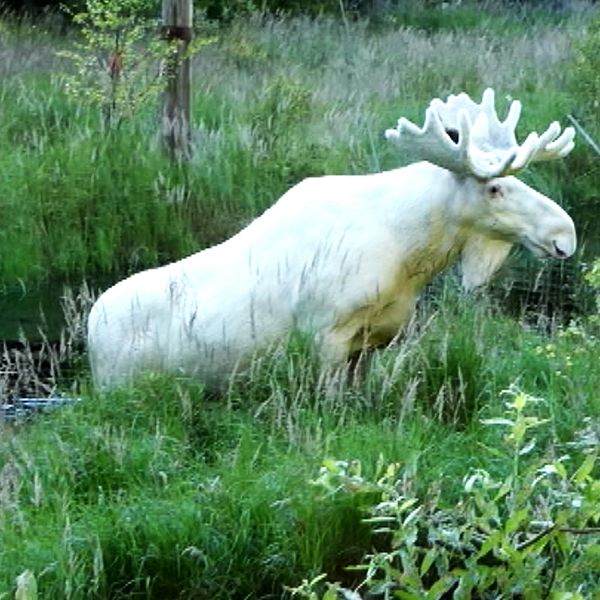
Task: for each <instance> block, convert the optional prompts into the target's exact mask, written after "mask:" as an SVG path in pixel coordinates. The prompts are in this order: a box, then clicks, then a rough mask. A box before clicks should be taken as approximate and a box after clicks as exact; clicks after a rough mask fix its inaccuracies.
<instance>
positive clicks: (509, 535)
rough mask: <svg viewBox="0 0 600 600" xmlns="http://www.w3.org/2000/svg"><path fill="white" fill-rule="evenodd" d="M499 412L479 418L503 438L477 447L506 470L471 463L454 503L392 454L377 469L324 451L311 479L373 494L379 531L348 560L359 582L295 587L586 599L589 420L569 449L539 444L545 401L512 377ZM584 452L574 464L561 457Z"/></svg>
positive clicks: (353, 594)
mask: <svg viewBox="0 0 600 600" xmlns="http://www.w3.org/2000/svg"><path fill="white" fill-rule="evenodd" d="M507 393H508V396H509V399H508V401H507V402H506V408H505V414H504V416H502V417H497V418H490V419H486V420H484V421H483V423H484V424H486V425H488V426H492V427H497V428H499V429H501V430H502V431H505V432H506V433H505V434H504V435H503V436H502V439H503V443H504V449H503V450H498V449H495V448H488V447H484V448H483V449H484V450H486V451H487V452H488V453H489V454H490V457H494V456H496V455H501V456H503V458H509V459H510V462H511V463H512V471H511V472H510V473H508V474H507V475H505V476H504V477H494V476H492V475H491V474H490V473H489V472H487V471H485V470H483V469H477V470H475V471H473V472H470V473H467V475H465V477H464V479H463V486H464V493H463V497H462V498H461V500H460V501H459V502H458V504H456V505H455V506H453V507H449V508H448V507H446V506H444V505H443V504H442V502H441V501H440V490H439V489H436V488H433V489H431V490H430V492H429V493H428V495H427V496H426V497H425V498H423V499H422V500H421V499H419V498H418V497H417V496H416V495H415V494H414V491H413V490H412V489H411V486H410V485H407V481H409V480H407V478H406V477H405V476H404V474H403V472H402V470H401V469H400V468H399V465H397V464H389V465H385V463H384V462H383V460H381V461H380V463H379V467H378V469H377V471H376V473H375V476H374V478H373V480H368V479H365V478H364V477H362V476H361V469H360V464H359V463H357V462H356V461H354V462H343V461H342V462H340V461H337V462H336V461H327V462H326V463H324V466H323V467H322V469H321V472H320V474H319V477H318V479H317V480H316V482H315V483H316V484H317V485H318V486H320V487H321V488H322V489H323V490H325V492H326V493H327V494H365V493H367V494H371V495H372V494H373V493H374V491H377V492H378V494H379V496H380V497H379V501H378V502H376V503H375V504H374V505H373V506H372V507H371V509H370V515H369V516H368V518H366V519H365V521H366V522H367V523H370V524H371V525H372V526H373V527H374V534H375V535H377V536H379V548H382V549H379V550H377V551H375V552H374V553H372V554H367V555H366V557H365V561H364V562H363V563H362V564H360V565H355V566H350V567H349V568H350V569H351V570H358V571H360V572H363V573H364V577H363V580H362V582H361V584H360V585H359V586H358V588H357V590H356V591H352V590H348V589H344V588H342V586H341V585H340V584H339V583H328V584H327V590H326V591H324V592H323V593H322V595H319V593H318V589H319V587H320V586H321V585H322V580H323V579H324V577H317V578H315V579H313V580H312V581H304V582H303V584H302V585H300V586H299V587H296V588H294V589H292V590H291V591H292V594H293V595H295V596H298V597H302V598H308V599H310V600H317V599H318V598H319V597H320V598H322V599H323V600H329V599H333V598H336V597H339V596H338V594H341V595H343V597H345V598H351V599H354V600H359V599H360V598H361V597H362V596H361V594H363V593H366V594H367V595H366V597H369V598H372V597H382V598H391V597H392V596H393V597H398V598H403V599H404V600H413V599H414V600H417V599H421V598H431V599H433V598H440V597H445V596H444V594H450V593H451V594H452V597H453V598H472V597H477V598H484V599H486V598H498V597H503V598H512V597H515V596H518V597H523V598H531V599H533V598H542V597H544V598H546V597H549V596H550V594H551V593H552V594H553V595H552V597H560V598H567V597H568V598H572V599H583V598H585V597H591V595H592V593H593V592H594V591H595V590H597V589H598V585H600V574H599V572H598V569H597V566H598V561H599V560H600V552H599V550H598V548H599V547H598V545H597V543H596V540H597V536H598V535H600V527H599V525H600V480H599V479H597V478H596V477H594V475H593V473H594V470H595V465H596V459H597V454H598V449H597V432H596V433H595V434H592V435H591V436H590V435H589V433H587V434H586V433H584V432H582V435H580V437H579V440H578V442H577V443H575V444H572V445H571V446H570V451H569V452H570V453H569V454H567V453H566V452H562V448H560V450H561V454H560V455H557V453H556V451H557V448H554V447H551V448H549V449H547V450H546V451H545V452H543V453H536V452H535V449H536V438H535V437H534V436H533V435H532V433H533V431H534V430H539V429H540V428H542V427H543V426H545V425H548V424H551V419H550V418H547V417H542V416H540V415H541V413H542V412H543V408H544V406H545V402H544V401H543V400H541V399H539V398H534V397H532V396H529V395H527V394H525V393H522V392H520V391H518V390H516V389H511V390H509V391H508V392H507ZM579 453H583V460H581V462H580V464H579V466H578V468H576V469H568V464H569V462H570V461H573V459H574V458H575V455H579Z"/></svg>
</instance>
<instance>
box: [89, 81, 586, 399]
mask: <svg viewBox="0 0 600 600" xmlns="http://www.w3.org/2000/svg"><path fill="white" fill-rule="evenodd" d="M520 112H521V104H520V103H519V102H518V101H514V102H512V104H511V106H510V110H509V113H508V116H507V118H506V120H505V121H503V122H501V121H500V120H499V119H498V116H497V115H496V111H495V108H494V92H493V90H491V89H488V90H486V91H485V92H484V94H483V99H482V101H481V103H480V104H477V103H476V102H474V101H473V100H471V99H470V98H469V96H467V95H466V94H464V93H463V94H460V95H458V96H453V95H451V96H450V97H449V98H448V100H447V102H443V101H441V100H439V99H435V100H433V101H432V102H431V105H430V106H429V108H428V109H427V111H426V115H425V124H424V126H423V127H422V128H421V129H419V128H418V127H417V126H415V125H414V124H413V123H411V122H409V121H407V120H406V119H404V118H401V119H400V120H399V121H398V127H397V128H396V129H389V130H387V131H386V137H387V138H388V139H390V140H392V141H393V142H395V143H396V144H397V145H398V146H399V147H400V149H401V150H403V151H405V152H410V153H411V154H413V155H415V156H416V157H418V158H419V159H421V160H423V161H424V162H417V163H414V164H411V165H409V166H406V167H404V168H401V169H396V170H392V171H387V172H383V173H377V174H370V175H341V176H327V177H315V178H309V179H306V180H304V181H302V182H301V183H299V184H298V185H296V186H294V187H293V188H292V189H290V190H289V191H288V192H287V193H286V194H284V195H283V197H282V198H280V200H279V201H278V202H277V203H275V204H274V205H273V206H272V207H271V208H269V209H268V210H267V211H266V212H265V213H264V214H263V215H262V216H260V217H259V218H257V219H256V220H255V221H253V222H252V223H250V225H248V226H247V227H246V228H245V229H243V230H242V231H240V232H239V233H238V234H237V235H235V236H233V237H232V238H231V239H229V240H227V241H225V242H223V243H222V244H219V245H217V246H214V247H212V248H208V249H207V250H203V251H201V252H198V253H197V254H194V255H192V256H189V257H188V258H185V259H183V260H180V261H178V262H175V263H172V264H169V265H166V266H163V267H160V268H156V269H151V270H148V271H144V272H141V273H137V274H135V275H133V276H131V277H129V278H128V279H125V280H123V281H121V282H120V283H117V284H116V285H115V286H113V287H111V288H110V289H109V290H107V291H106V292H104V293H103V294H102V295H101V296H100V298H99V299H98V301H97V302H96V303H95V305H94V306H93V308H92V311H91V313H90V316H89V322H88V344H89V355H90V360H91V365H92V372H93V377H94V381H95V383H96V384H97V385H99V386H102V387H107V386H113V385H116V384H120V383H123V382H127V381H129V380H131V378H132V377H133V376H135V375H136V374H139V373H140V372H143V371H161V372H165V371H166V372H174V373H184V374H188V375H191V376H195V377H198V378H200V379H202V380H203V381H205V382H206V383H207V384H208V385H217V384H219V383H222V382H223V381H224V380H226V379H227V377H228V376H229V375H230V374H231V373H232V372H234V371H235V370H236V369H237V368H243V367H244V366H245V365H247V364H248V363H249V361H250V360H251V358H252V356H253V355H254V354H255V353H256V352H260V351H264V350H265V349H266V348H268V347H270V346H272V345H273V344H276V343H278V342H280V341H281V340H283V339H285V338H286V336H288V335H289V334H290V332H292V331H294V330H297V331H301V332H306V333H309V334H310V335H312V336H314V340H315V343H316V344H317V347H318V348H319V351H320V355H321V357H322V359H323V361H324V363H325V364H329V365H335V364H339V363H340V362H343V361H345V360H346V359H347V358H348V356H349V355H350V354H351V353H353V352H354V351H357V350H361V349H364V348H368V347H373V346H379V345H381V344H385V343H386V342H389V341H390V340H391V339H392V338H393V337H394V336H396V334H397V333H398V332H399V330H400V329H401V328H402V326H403V325H405V324H406V322H407V321H408V319H409V318H410V316H411V313H412V312H413V309H414V307H415V303H416V300H417V296H418V294H419V292H420V290H422V288H423V287H424V286H425V285H426V284H427V283H428V282H429V281H431V279H432V278H433V277H434V276H435V275H436V274H437V273H439V272H440V271H442V270H443V269H445V268H446V267H447V266H449V265H451V264H452V263H454V262H457V261H458V262H459V263H460V267H461V270H462V283H463V286H464V287H465V288H467V289H472V288H475V287H478V286H481V285H483V284H485V283H486V282H487V281H488V280H489V279H490V277H491V276H492V275H493V273H494V272H495V271H496V270H497V269H498V267H499V266H500V265H501V264H502V262H503V261H504V260H505V259H506V257H507V255H508V253H509V251H510V248H511V246H512V245H513V244H515V243H520V244H523V245H524V246H525V247H526V248H528V249H529V250H531V251H532V252H533V253H534V254H535V255H537V256H539V257H553V258H560V259H564V258H567V257H569V256H571V255H572V254H573V252H574V251H575V245H576V237H575V227H574V225H573V221H572V220H571V218H570V217H569V215H567V213H566V212H565V211H564V210H563V209H562V208H560V207H559V206H558V205H557V204H555V203H554V202H553V201H552V200H550V199H549V198H546V197H545V196H543V195H542V194H540V193H538V192H536V191H535V190H533V189H531V188H530V187H528V186H527V185H525V184H524V183H522V182H521V181H519V180H518V179H515V178H514V177H511V176H510V175H511V174H512V173H516V172H518V171H520V170H521V169H523V168H525V167H526V166H527V165H528V164H529V163H531V162H534V161H545V160H552V159H556V158H561V157H564V156H566V155H567V154H568V153H569V152H570V151H571V150H572V148H573V146H574V143H573V137H574V131H573V129H572V128H567V129H565V130H564V132H563V133H562V134H560V132H561V128H560V126H559V124H558V123H556V122H554V123H552V124H551V125H550V127H549V128H548V129H547V131H546V132H545V133H544V134H543V135H541V136H538V135H537V134H536V133H531V134H529V136H528V137H527V139H526V140H525V142H524V143H523V144H521V145H519V144H518V143H517V141H516V138H515V128H516V126H517V122H518V120H519V115H520ZM425 161H426V162H425Z"/></svg>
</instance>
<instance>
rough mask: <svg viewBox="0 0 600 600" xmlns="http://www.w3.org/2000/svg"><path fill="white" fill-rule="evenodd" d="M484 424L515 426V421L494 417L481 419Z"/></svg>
mask: <svg viewBox="0 0 600 600" xmlns="http://www.w3.org/2000/svg"><path fill="white" fill-rule="evenodd" d="M479 422H480V423H482V424H483V425H505V426H506V427H513V426H514V424H515V422H514V421H511V420H510V419H505V418H503V417H495V418H493V419H481V420H480V421H479Z"/></svg>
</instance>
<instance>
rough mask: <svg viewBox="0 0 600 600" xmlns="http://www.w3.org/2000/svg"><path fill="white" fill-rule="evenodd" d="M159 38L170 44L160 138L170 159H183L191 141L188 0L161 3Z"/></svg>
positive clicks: (189, 3)
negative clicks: (161, 21) (160, 30)
mask: <svg viewBox="0 0 600 600" xmlns="http://www.w3.org/2000/svg"><path fill="white" fill-rule="evenodd" d="M162 6H163V8H162V19H163V27H162V37H163V39H165V40H166V41H167V43H169V44H171V45H172V52H171V53H170V55H169V58H168V60H167V67H166V68H167V85H166V89H165V93H164V100H163V110H162V139H163V144H164V147H165V149H166V151H167V153H168V154H169V156H170V157H171V158H172V159H175V160H182V159H187V158H189V157H190V156H191V153H192V140H191V127H190V118H191V104H192V92H191V77H192V74H191V61H190V58H189V57H188V47H189V44H190V42H191V40H192V35H193V34H192V15H193V8H192V6H193V4H192V0H163V5H162Z"/></svg>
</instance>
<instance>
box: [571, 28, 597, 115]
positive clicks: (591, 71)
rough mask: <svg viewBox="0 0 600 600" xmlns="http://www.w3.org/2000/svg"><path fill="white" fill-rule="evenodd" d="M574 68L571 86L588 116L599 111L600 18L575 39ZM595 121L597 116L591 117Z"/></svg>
mask: <svg viewBox="0 0 600 600" xmlns="http://www.w3.org/2000/svg"><path fill="white" fill-rule="evenodd" d="M575 50H576V59H575V69H574V71H573V74H572V82H573V87H574V90H575V92H576V98H577V100H578V102H579V103H580V108H581V109H582V110H583V111H585V112H586V113H587V114H588V115H589V116H596V115H597V114H598V112H600V18H596V19H595V20H594V21H592V23H591V24H590V26H589V27H588V28H587V30H586V31H585V32H584V33H583V34H582V35H578V36H577V37H576V39H575ZM591 122H594V123H597V118H594V119H591Z"/></svg>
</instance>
